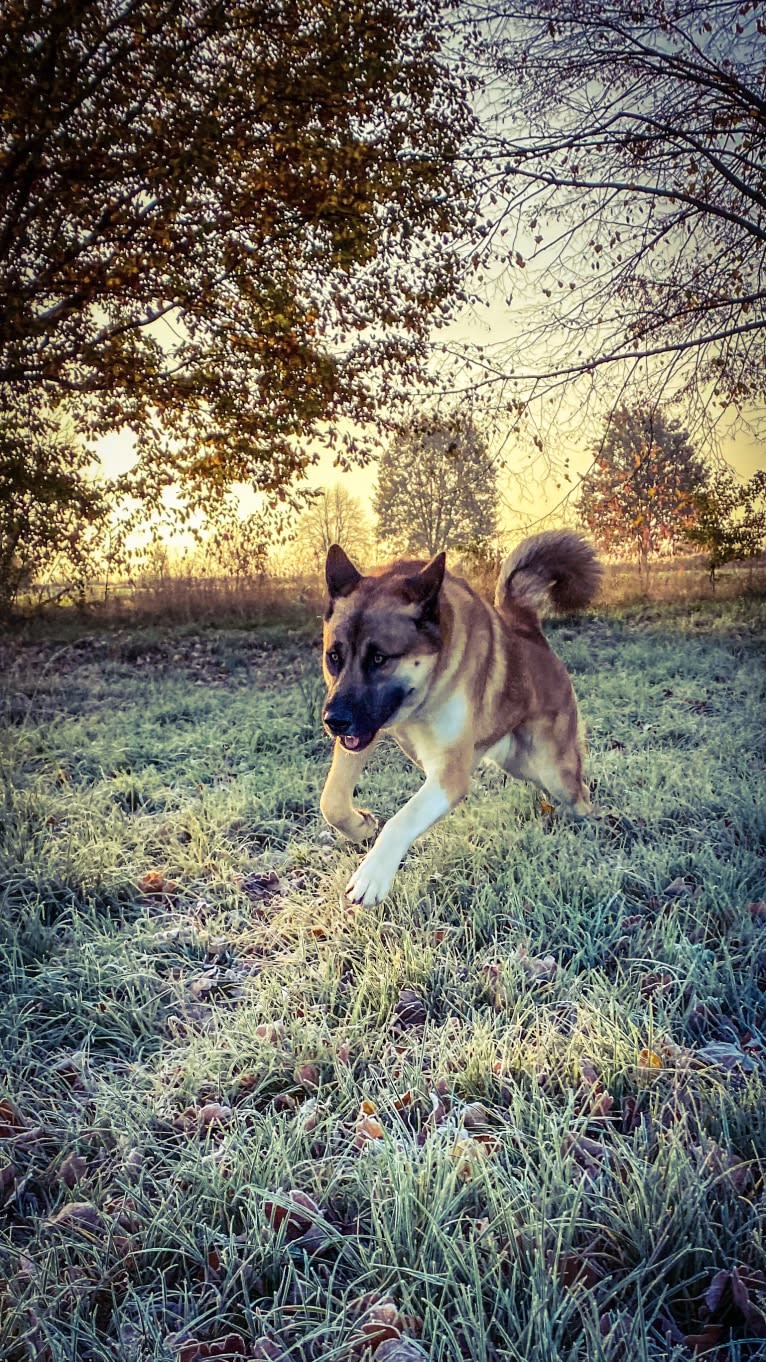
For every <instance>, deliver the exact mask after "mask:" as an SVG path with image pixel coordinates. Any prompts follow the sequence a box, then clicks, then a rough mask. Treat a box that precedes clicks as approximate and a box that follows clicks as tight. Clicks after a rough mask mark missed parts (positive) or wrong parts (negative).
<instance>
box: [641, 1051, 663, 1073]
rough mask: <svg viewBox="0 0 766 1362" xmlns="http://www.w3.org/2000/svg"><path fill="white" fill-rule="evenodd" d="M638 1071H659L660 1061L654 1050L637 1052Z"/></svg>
mask: <svg viewBox="0 0 766 1362" xmlns="http://www.w3.org/2000/svg"><path fill="white" fill-rule="evenodd" d="M637 1063H638V1067H639V1069H661V1068H662V1060H661V1059H660V1057H659V1055H658V1054H657V1053H656V1052H655V1051H654V1050H647V1049H643V1050H639V1052H638V1060H637Z"/></svg>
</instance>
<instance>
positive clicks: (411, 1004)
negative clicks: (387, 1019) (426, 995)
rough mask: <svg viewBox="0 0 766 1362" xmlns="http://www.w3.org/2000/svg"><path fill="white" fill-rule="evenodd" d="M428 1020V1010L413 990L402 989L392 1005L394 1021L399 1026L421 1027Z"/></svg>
mask: <svg viewBox="0 0 766 1362" xmlns="http://www.w3.org/2000/svg"><path fill="white" fill-rule="evenodd" d="M427 1018H428V1009H427V1008H426V1005H425V1003H424V1001H423V999H422V998H421V996H420V994H419V993H418V992H416V990H415V989H414V988H403V989H402V990H401V992H400V993H399V996H398V998H397V1000H396V1002H395V1003H394V1019H395V1021H396V1022H397V1023H398V1025H399V1026H421V1025H422V1024H423V1023H424V1022H425V1021H426V1020H427Z"/></svg>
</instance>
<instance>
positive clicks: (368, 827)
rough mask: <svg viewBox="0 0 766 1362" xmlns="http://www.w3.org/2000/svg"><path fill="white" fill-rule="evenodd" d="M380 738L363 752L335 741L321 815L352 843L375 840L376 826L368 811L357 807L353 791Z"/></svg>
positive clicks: (322, 800) (320, 803) (322, 799)
mask: <svg viewBox="0 0 766 1362" xmlns="http://www.w3.org/2000/svg"><path fill="white" fill-rule="evenodd" d="M376 742H377V739H376V738H374V739H373V741H372V742H371V743H370V745H369V747H365V749H364V751H363V752H349V750H348V748H347V747H344V746H343V745H342V743H341V742H340V740H339V739H337V738H336V740H335V748H334V751H333V754H332V766H331V767H330V772H329V775H328V777H327V780H326V781H325V787H324V789H323V791H322V797H321V799H320V800H319V807H320V809H321V811H322V816H323V817H324V818H325V819H326V821H327V822H328V823H329V824H330V827H332V828H336V829H337V830H338V832H342V833H343V836H344V837H348V838H349V840H350V841H352V842H364V841H365V840H366V839H367V838H368V837H374V836H375V832H376V830H377V826H378V825H377V823H376V822H375V819H374V818H373V816H372V814H371V813H368V812H367V810H366V809H355V808H354V789H355V788H356V783H357V781H358V780H359V778H360V776H361V774H362V771H363V770H364V768H365V766H366V764H367V759H368V757H369V756H370V754H371V752H372V750H373V748H374V747H375V743H376Z"/></svg>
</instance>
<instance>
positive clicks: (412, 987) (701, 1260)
mask: <svg viewBox="0 0 766 1362" xmlns="http://www.w3.org/2000/svg"><path fill="white" fill-rule="evenodd" d="M764 623H766V605H765V604H764V602H763V601H761V602H759V601H757V600H750V601H747V600H742V601H737V600H734V601H727V602H725V603H722V604H719V605H716V604H714V603H713V604H708V603H706V604H704V605H701V606H694V605H684V606H676V607H671V606H663V607H656V608H653V609H647V608H644V609H635V610H633V611H632V612H625V613H623V614H621V615H618V614H606V613H605V614H602V615H598V614H596V615H593V616H589V617H588V618H586V619H583V620H582V621H580V622H578V623H576V624H572V623H571V622H568V621H560V622H554V623H552V624H551V625H550V626H549V629H548V632H549V635H550V637H551V640H552V642H553V644H554V646H555V647H556V648H557V650H558V651H559V652H560V653H561V655H562V656H563V657H564V659H565V660H566V662H567V663H568V665H569V666H570V668H571V670H572V672H573V674H574V679H575V684H576V687H577V690H578V694H579V696H580V703H581V709H582V712H583V717H584V719H585V722H586V725H587V729H588V733H589V742H590V758H589V775H590V779H591V784H592V786H593V790H594V798H595V803H596V805H597V808H598V817H597V818H594V819H593V820H592V821H588V822H585V823H582V824H575V823H572V822H569V821H567V820H566V819H565V818H560V817H559V816H558V815H557V814H555V813H551V812H550V811H548V810H547V809H546V807H545V806H544V805H543V804H541V802H540V799H539V797H538V796H537V795H536V794H535V793H534V792H533V791H532V789H531V788H530V787H527V786H524V785H521V784H519V783H517V782H512V781H508V782H507V783H506V781H505V780H504V779H503V778H502V777H501V776H500V775H499V774H482V775H480V776H479V777H477V779H476V781H475V785H474V790H473V793H472V795H471V797H470V798H469V800H468V801H467V802H466V804H465V805H464V806H463V807H461V808H460V809H459V810H458V811H456V812H455V813H453V814H452V815H451V816H450V817H449V818H448V819H446V820H444V821H443V822H442V823H441V824H440V825H439V826H438V827H437V828H436V829H435V830H434V831H433V832H432V833H431V834H430V835H428V836H426V837H425V838H424V839H423V840H422V842H421V843H420V844H418V845H417V846H416V847H415V849H414V851H413V853H412V854H411V856H410V857H409V859H408V860H407V862H406V863H405V865H404V866H403V868H402V871H401V872H400V874H399V877H398V879H397V881H396V883H395V886H394V890H393V893H392V895H391V897H390V899H388V900H387V901H386V902H385V903H384V904H382V905H381V906H380V907H378V908H374V909H367V910H354V911H351V910H350V909H349V907H348V905H347V904H346V902H345V901H344V898H343V895H342V888H343V885H344V884H345V881H346V879H347V877H348V873H349V869H350V868H351V867H352V866H353V865H354V864H355V862H356V858H357V855H358V853H357V852H355V851H354V850H353V849H349V848H348V847H347V846H344V845H341V844H339V843H338V842H337V841H336V840H335V838H334V836H333V835H332V834H330V833H329V832H328V831H327V830H324V829H323V827H322V824H321V821H320V819H319V817H318V801H319V792H320V789H321V784H322V781H323V778H324V774H325V771H326V768H327V765H328V760H329V745H328V742H327V739H326V738H324V737H323V735H322V733H321V730H320V725H319V711H320V705H321V695H322V689H321V685H320V682H319V679H318V673H319V656H318V650H317V647H316V643H315V642H314V641H313V640H312V638H311V635H310V633H305V632H301V631H300V630H297V631H296V632H295V633H294V634H293V635H292V636H290V637H287V638H285V637H282V638H279V637H278V635H277V634H276V633H272V634H270V633H269V632H268V631H267V630H261V631H260V632H258V633H257V634H253V633H248V632H247V631H242V630H241V631H229V632H206V633H204V634H203V635H197V636H195V635H194V634H192V633H189V632H179V631H176V632H175V633H174V634H173V636H172V637H170V638H168V637H165V636H164V635H163V634H162V632H161V631H160V630H158V629H154V630H144V631H143V632H141V633H130V632H128V631H120V632H112V633H109V634H104V635H102V636H85V637H82V638H79V639H78V638H74V637H72V638H70V641H69V642H66V643H61V642H58V643H51V642H48V643H46V642H45V641H44V640H41V639H39V638H38V639H37V641H35V642H27V643H26V644H23V643H19V644H18V646H17V647H16V648H15V649H14V650H13V652H11V650H10V648H8V650H7V653H6V659H5V660H6V664H7V668H8V669H7V672H6V685H5V705H4V708H5V714H4V726H3V735H2V745H3V746H2V776H3V784H2V799H3V804H2V850H1V855H2V862H1V864H0V881H1V883H2V888H1V889H0V1053H1V1054H2V1069H3V1074H2V1087H1V1088H0V1356H2V1357H3V1358H4V1359H8V1362H70V1360H71V1359H78V1362H79V1359H83V1360H87V1359H99V1360H101V1359H121V1360H124V1362H145V1360H146V1359H150V1358H152V1359H155V1358H156V1359H166V1362H174V1360H175V1359H179V1362H201V1360H202V1359H204V1358H208V1357H229V1358H238V1357H246V1358H261V1359H266V1358H271V1359H280V1358H283V1359H291V1360H292V1359H294V1360H295V1362H299V1360H300V1362H309V1359H320V1358H321V1359H345V1360H346V1362H354V1359H356V1360H357V1362H361V1360H362V1359H363V1358H369V1357H371V1356H374V1357H375V1358H376V1359H377V1362H415V1360H416V1359H418V1358H432V1359H438V1360H440V1362H441V1360H443V1362H447V1360H448V1359H449V1362H453V1360H454V1362H457V1359H462V1358H470V1359H477V1362H484V1360H485V1359H486V1360H487V1362H500V1359H507V1360H508V1362H511V1360H513V1362H565V1359H566V1362H574V1359H593V1360H594V1362H600V1360H601V1359H614V1360H615V1362H616V1360H617V1359H620V1360H622V1359H626V1360H628V1362H641V1360H642V1359H660V1358H662V1359H665V1358H678V1359H682V1358H683V1359H687V1358H693V1357H695V1356H696V1357H710V1358H717V1359H723V1358H726V1359H731V1360H732V1362H742V1360H743V1359H746V1358H747V1359H749V1358H755V1357H766V1245H765V1242H764V1240H765V1237H766V1189H765V1187H764V1171H765V1168H766V1102H765V1101H764V1097H765V1096H766V1094H765V1091H764V1086H765V1083H766V903H765V902H764V900H766V801H765V800H764V775H765V774H766V721H765V719H764V716H765V715H766V706H765V705H764V698H765V697H764V690H766V676H765V673H764V667H763V660H764V658H763V637H764ZM417 780H418V776H417V773H416V772H414V771H413V770H412V768H410V767H408V766H407V764H406V763H405V761H404V759H403V758H402V757H401V756H400V755H399V754H398V753H397V752H396V751H395V750H394V749H391V750H390V751H386V752H385V753H383V754H382V755H381V756H380V757H376V758H375V759H374V761H373V764H372V765H371V769H370V773H369V778H368V779H367V780H366V787H365V791H364V801H365V803H369V805H370V806H371V807H372V808H373V809H374V810H375V811H376V812H377V813H378V814H380V815H381V816H382V817H387V816H390V815H391V814H392V813H393V811H394V810H395V809H396V808H397V807H398V805H399V804H400V803H401V801H402V799H403V798H404V797H405V795H406V793H407V792H408V791H411V790H412V789H413V788H415V786H416V784H417Z"/></svg>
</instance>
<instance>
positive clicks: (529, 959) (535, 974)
mask: <svg viewBox="0 0 766 1362" xmlns="http://www.w3.org/2000/svg"><path fill="white" fill-rule="evenodd" d="M516 957H517V959H518V960H519V961H520V963H521V965H522V968H523V970H524V973H525V974H526V975H527V977H528V978H529V979H532V980H534V982H535V983H538V984H547V983H549V982H550V980H551V979H552V978H553V977H554V975H555V973H556V970H557V969H558V964H557V961H556V959H555V957H554V956H552V955H543V956H535V955H528V954H527V951H526V950H525V949H524V947H523V946H517V947H516Z"/></svg>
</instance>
